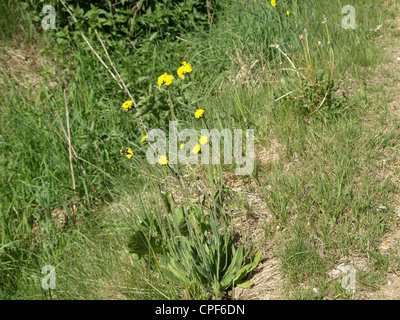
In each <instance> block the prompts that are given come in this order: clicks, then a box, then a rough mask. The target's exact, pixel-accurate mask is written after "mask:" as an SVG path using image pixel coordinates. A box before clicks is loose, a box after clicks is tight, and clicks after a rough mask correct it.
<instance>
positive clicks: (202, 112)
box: [194, 109, 204, 119]
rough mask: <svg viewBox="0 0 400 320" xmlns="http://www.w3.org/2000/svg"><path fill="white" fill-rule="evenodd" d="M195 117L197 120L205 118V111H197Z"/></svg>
mask: <svg viewBox="0 0 400 320" xmlns="http://www.w3.org/2000/svg"><path fill="white" fill-rule="evenodd" d="M194 117H195V118H196V119H200V118H203V117H204V109H197V111H196V112H195V113H194Z"/></svg>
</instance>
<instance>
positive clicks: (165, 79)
mask: <svg viewBox="0 0 400 320" xmlns="http://www.w3.org/2000/svg"><path fill="white" fill-rule="evenodd" d="M172 80H174V77H173V76H172V75H170V74H168V73H166V72H164V74H162V75H161V76H159V77H158V80H157V82H158V86H159V87H161V86H162V85H163V84H165V85H166V86H169V85H171V83H172Z"/></svg>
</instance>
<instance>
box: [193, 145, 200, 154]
mask: <svg viewBox="0 0 400 320" xmlns="http://www.w3.org/2000/svg"><path fill="white" fill-rule="evenodd" d="M200 150H201V146H200V145H199V144H197V145H196V146H195V147H194V148H193V149H192V152H193V153H194V154H198V153H199V152H200Z"/></svg>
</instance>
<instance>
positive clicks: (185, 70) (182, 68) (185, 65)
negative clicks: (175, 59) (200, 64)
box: [177, 61, 192, 79]
mask: <svg viewBox="0 0 400 320" xmlns="http://www.w3.org/2000/svg"><path fill="white" fill-rule="evenodd" d="M190 72H192V65H191V64H190V63H187V62H186V61H183V65H182V66H180V67H179V68H178V71H177V73H178V76H179V78H181V79H183V78H185V74H186V73H190Z"/></svg>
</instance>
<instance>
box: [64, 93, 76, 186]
mask: <svg viewBox="0 0 400 320" xmlns="http://www.w3.org/2000/svg"><path fill="white" fill-rule="evenodd" d="M64 101H65V117H66V118H67V132H68V135H67V140H68V153H69V167H70V169H71V176H72V189H74V191H75V190H76V184H75V175H74V166H73V164H72V142H71V131H70V128H69V109H68V102H67V89H66V88H64Z"/></svg>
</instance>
